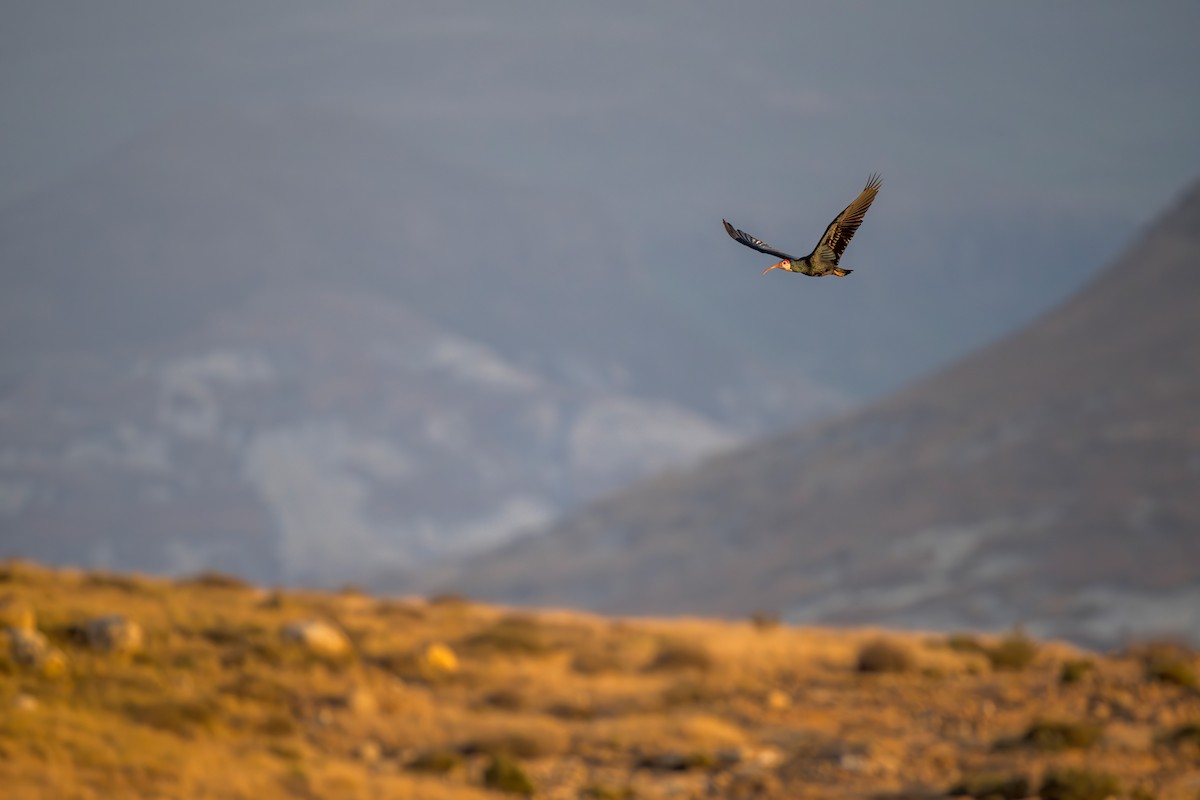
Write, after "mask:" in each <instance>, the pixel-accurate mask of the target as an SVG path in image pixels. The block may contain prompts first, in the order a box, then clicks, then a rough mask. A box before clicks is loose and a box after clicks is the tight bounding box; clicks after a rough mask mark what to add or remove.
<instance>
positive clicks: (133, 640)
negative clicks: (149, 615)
mask: <svg viewBox="0 0 1200 800" xmlns="http://www.w3.org/2000/svg"><path fill="white" fill-rule="evenodd" d="M83 633H84V639H85V640H86V641H87V643H88V646H89V647H91V648H92V649H93V650H98V651H99V652H101V653H132V652H135V651H137V650H140V649H141V648H142V626H141V625H138V624H137V623H136V622H134V621H133V620H131V619H129V618H128V617H124V616H121V615H120V614H113V615H110V616H107V617H97V618H96V619H93V620H91V621H89V622H88V623H87V624H86V625H85V626H84V628H83Z"/></svg>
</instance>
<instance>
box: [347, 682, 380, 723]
mask: <svg viewBox="0 0 1200 800" xmlns="http://www.w3.org/2000/svg"><path fill="white" fill-rule="evenodd" d="M346 708H347V709H348V710H349V711H350V712H351V713H353V714H358V715H360V716H365V715H368V714H374V713H375V711H376V710H378V708H379V703H378V702H377V701H376V700H375V695H374V694H372V693H371V692H370V691H369V690H367V689H364V688H363V687H361V686H356V687H355V688H354V689H352V690H351V691H350V693H349V694H348V695H346Z"/></svg>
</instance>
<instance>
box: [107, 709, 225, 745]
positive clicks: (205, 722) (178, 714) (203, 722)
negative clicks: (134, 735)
mask: <svg viewBox="0 0 1200 800" xmlns="http://www.w3.org/2000/svg"><path fill="white" fill-rule="evenodd" d="M125 711H126V714H127V715H128V716H129V718H130V719H132V720H133V721H134V722H140V723H142V724H143V725H149V726H150V727H152V728H158V729H159V730H164V731H170V732H171V733H174V734H176V735H178V736H183V737H187V738H190V737H191V736H192V735H193V734H195V733H196V732H197V731H204V732H211V731H212V730H213V727H214V726H215V725H216V721H217V717H218V713H217V712H218V709H217V706H216V703H214V702H211V701H202V700H161V701H158V702H155V703H143V704H130V705H128V706H126V709H125Z"/></svg>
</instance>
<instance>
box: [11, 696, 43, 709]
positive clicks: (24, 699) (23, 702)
mask: <svg viewBox="0 0 1200 800" xmlns="http://www.w3.org/2000/svg"><path fill="white" fill-rule="evenodd" d="M12 707H13V711H36V710H37V707H38V701H37V698H36V697H34V696H33V695H31V694H26V693H25V692H21V693H19V694H18V695H17V696H16V697H14V698H13V700H12Z"/></svg>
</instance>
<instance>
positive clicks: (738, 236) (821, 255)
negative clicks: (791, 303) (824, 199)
mask: <svg viewBox="0 0 1200 800" xmlns="http://www.w3.org/2000/svg"><path fill="white" fill-rule="evenodd" d="M881 183H882V182H881V181H880V179H879V176H878V175H872V176H871V177H870V178H869V179H868V180H867V185H866V187H864V188H863V190H862V192H860V193H859V195H858V197H856V198H855V200H854V202H853V203H851V204H850V205H848V206H846V207H845V208H844V209H842V213H840V214H838V215H837V216H836V217H835V218H834V220H833V222H831V223H829V226H828V227H827V228H825V233H823V234H822V235H821V239H820V241H819V242H817V246H816V247H814V248H813V251H812V252H811V253H809V254H808V255H806V256H804V257H802V258H797V257H796V256H790V255H788V254H787V253H785V252H783V251H782V250H776V249H774V248H773V247H771V246H770V245H769V244H767V243H766V242H764V241H762V240H761V239H756V238H755V237H753V236H751V235H750V234H748V233H746V232H745V231H742V230H738V229H737V228H735V227H733V226H732V225H730V224H729V223H728V222H727V221H726V220H721V221H722V222H724V223H725V231H726V232H727V233H728V234H729V235H730V236H731V237H733V240H734V241H736V242H738V243H739V244H743V245H745V246H746V247H749V248H750V249H751V250H757V251H758V252H760V253H766V254H767V255H772V256H778V257H779V258H781V259H783V260H782V261H780V262H779V263H777V264H772V265H771V266H769V267H767V268H766V269H765V270H763V274H764V275H765V274H767V272H769V271H771V270H773V269H784V270H787V271H788V272H797V273H799V274H801V275H808V276H810V277H813V278H820V277H823V276H825V275H836V276H838V277H839V278H843V277H845V276H847V275H849V274H850V273H851V272H853V271H854V270H850V269H843V268H842V267H841V266H840V262H841V259H842V253H844V252H846V246H847V245H849V244H850V239H851V238H852V237H853V236H854V232H855V231H857V230H858V226H859V225H861V224H862V221H863V217H865V216H866V214H867V209H869V208H870V207H871V203H873V202H875V195H876V194H877V193H878V192H879V187H880V185H881Z"/></svg>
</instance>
